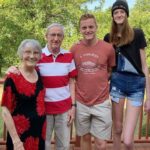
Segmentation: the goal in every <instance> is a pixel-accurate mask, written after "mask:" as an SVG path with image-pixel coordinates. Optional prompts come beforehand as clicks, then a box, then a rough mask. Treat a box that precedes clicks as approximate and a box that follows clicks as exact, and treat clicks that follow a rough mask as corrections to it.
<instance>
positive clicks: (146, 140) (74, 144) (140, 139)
mask: <svg viewBox="0 0 150 150" xmlns="http://www.w3.org/2000/svg"><path fill="white" fill-rule="evenodd" d="M2 83H3V81H0V84H2ZM0 96H1V95H0ZM5 142H6V127H5V126H4V127H3V137H2V138H1V139H0V150H6V148H5ZM134 142H135V150H150V115H147V114H145V113H144V111H143V108H141V113H140V117H139V121H138V124H137V128H136V133H135V139H134ZM52 146H53V147H54V142H53V143H52ZM93 147H94V146H93ZM53 149H54V148H53ZM122 149H123V144H122ZM70 150H81V149H80V137H78V136H76V134H75V127H74V126H72V128H71V142H70ZM93 150H94V148H93ZM107 150H112V139H111V140H110V141H108V148H107Z"/></svg>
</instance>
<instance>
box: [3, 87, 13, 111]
mask: <svg viewBox="0 0 150 150" xmlns="http://www.w3.org/2000/svg"><path fill="white" fill-rule="evenodd" d="M14 99H15V95H14V94H13V93H12V90H11V87H10V86H8V87H6V88H5V91H4V92H3V95H2V103H1V105H2V106H7V108H8V110H9V111H10V112H13V111H14V109H15V107H16V101H14Z"/></svg>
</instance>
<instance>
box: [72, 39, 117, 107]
mask: <svg viewBox="0 0 150 150" xmlns="http://www.w3.org/2000/svg"><path fill="white" fill-rule="evenodd" d="M71 52H72V53H73V55H74V60H75V64H76V67H77V71H78V76H77V80H76V94H75V95H76V100H77V101H79V102H81V103H82V104H85V105H87V106H92V105H95V104H99V103H102V102H104V101H105V100H106V99H108V98H109V83H108V68H111V67H113V66H115V51H114V49H113V47H112V45H111V44H109V43H106V42H104V41H102V40H99V41H98V42H97V43H96V44H95V45H93V46H87V45H85V44H84V43H83V42H82V41H81V42H80V43H77V44H75V45H73V46H72V47H71Z"/></svg>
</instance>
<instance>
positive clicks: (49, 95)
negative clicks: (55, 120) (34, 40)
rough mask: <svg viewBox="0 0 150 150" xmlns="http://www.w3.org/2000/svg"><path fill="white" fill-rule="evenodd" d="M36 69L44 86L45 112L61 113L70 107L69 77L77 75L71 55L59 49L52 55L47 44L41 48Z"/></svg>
mask: <svg viewBox="0 0 150 150" xmlns="http://www.w3.org/2000/svg"><path fill="white" fill-rule="evenodd" d="M37 66H38V69H39V71H40V74H41V76H42V80H43V84H44V86H45V88H46V95H45V107H46V113H47V114H61V113H64V112H66V111H67V110H69V109H70V108H71V95H70V90H69V78H74V77H75V76H76V75H77V70H76V68H75V63H74V60H73V55H72V53H70V52H69V51H68V50H64V49H60V53H59V54H58V55H57V57H54V56H53V55H52V53H51V52H50V51H49V50H48V48H47V46H46V47H45V48H44V49H43V50H42V58H41V60H40V61H39V63H38V65H37Z"/></svg>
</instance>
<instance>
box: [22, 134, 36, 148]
mask: <svg viewBox="0 0 150 150" xmlns="http://www.w3.org/2000/svg"><path fill="white" fill-rule="evenodd" d="M38 145H39V138H34V137H31V136H30V137H28V138H27V139H26V140H25V142H24V148H25V149H26V150H38Z"/></svg>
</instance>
